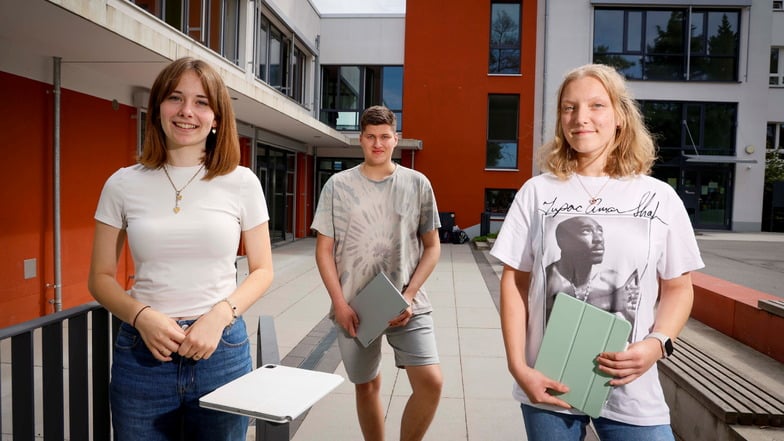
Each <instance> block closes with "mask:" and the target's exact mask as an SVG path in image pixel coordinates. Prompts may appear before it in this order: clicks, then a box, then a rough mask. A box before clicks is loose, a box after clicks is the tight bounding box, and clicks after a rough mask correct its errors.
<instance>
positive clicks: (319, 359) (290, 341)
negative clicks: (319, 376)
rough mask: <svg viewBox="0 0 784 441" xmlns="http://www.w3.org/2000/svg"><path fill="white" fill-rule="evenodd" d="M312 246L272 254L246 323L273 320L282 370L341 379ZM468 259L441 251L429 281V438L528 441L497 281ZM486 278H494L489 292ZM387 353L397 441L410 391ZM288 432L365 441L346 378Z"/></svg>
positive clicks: (467, 249)
mask: <svg viewBox="0 0 784 441" xmlns="http://www.w3.org/2000/svg"><path fill="white" fill-rule="evenodd" d="M314 248H315V240H314V239H311V238H307V239H302V240H298V241H296V242H293V243H289V244H286V245H283V246H280V247H277V248H275V249H274V250H273V259H274V264H275V281H274V283H273V285H272V287H271V288H270V290H269V291H268V293H267V294H266V295H265V296H264V297H263V298H262V299H261V300H260V301H259V302H257V304H256V305H254V306H253V308H252V309H251V310H250V311H248V312H246V314H245V318H246V320H247V321H248V323H249V324H251V325H250V326H254V325H253V324H254V323H256V322H257V317H258V316H259V315H271V316H273V317H274V320H275V326H276V332H277V339H278V345H279V349H280V355H281V358H282V364H284V365H291V366H303V367H307V368H310V369H317V370H325V371H330V372H333V371H334V372H335V373H337V374H340V375H343V376H344V377H345V371H344V369H343V366H342V363H340V356H339V354H338V353H337V347H336V346H337V345H336V343H334V335H331V332H330V330H331V323H330V322H329V321H328V320H326V319H325V316H326V314H327V311H328V309H329V297H328V295H327V292H326V290H325V289H324V287H323V284H322V283H321V278H320V277H319V274H318V269H317V268H316V265H315V260H314ZM474 253H476V251H475V250H473V248H472V247H471V246H470V245H469V244H463V245H451V244H443V246H442V250H441V260H440V262H439V264H438V266H437V267H436V269H435V271H434V272H433V274H432V275H431V276H430V278H429V279H428V281H427V283H426V289H427V291H428V294H429V296H430V298H431V301H432V302H433V305H434V309H435V310H434V312H433V317H434V320H435V323H436V338H437V340H438V347H439V353H440V357H441V368H442V371H443V375H444V388H443V393H442V398H441V403H440V405H439V409H438V412H437V414H436V417H435V420H434V421H433V424H432V426H431V429H430V431H429V432H428V434H427V436H426V438H425V439H426V440H432V441H442V440H476V441H480V440H481V441H488V440H520V439H523V440H524V439H525V435H524V432H523V423H522V417H521V414H520V409H519V405H518V404H517V403H516V402H515V401H514V400H513V399H512V397H511V384H512V383H511V377H510V376H509V374H508V372H507V369H506V359H505V356H504V349H503V340H502V337H501V329H500V320H499V317H498V312H497V309H496V304H495V302H494V296H495V297H497V285H498V278H497V276H496V275H495V273H494V272H493V271H492V270H491V269H490V266H489V265H484V270H482V269H481V268H482V266H480V265H479V264H478V263H477V258H476V257H475V256H474ZM479 257H480V258H481V253H480V256H479ZM480 261H481V259H480ZM483 271H484V273H483ZM486 277H490V280H491V283H490V284H489V285H488V283H487V282H486ZM492 291H496V293H495V295H494V293H493V292H492ZM383 347H384V349H383V352H384V356H383V362H382V397H383V402H384V406H385V408H386V412H387V414H386V420H387V423H386V436H387V439H390V440H394V439H398V437H399V435H398V434H399V428H400V417H401V414H402V411H403V407H404V405H405V401H406V399H407V397H408V396H409V394H410V393H411V388H410V386H409V383H408V379H407V378H406V374H405V371H404V370H398V369H397V368H395V367H394V363H393V355H392V352H391V349H390V348H389V346H388V345H387V344H386V340H385V341H384V346H383ZM292 433H293V436H292V440H294V441H317V440H318V441H323V440H328V441H332V440H358V439H361V435H360V429H359V424H358V422H357V418H356V413H355V407H354V387H353V385H352V384H351V383H349V382H348V380H346V381H345V382H344V383H343V384H342V385H341V386H340V387H338V389H336V390H335V391H334V392H333V393H331V394H329V395H328V396H327V397H325V398H324V399H322V400H321V401H320V402H319V403H317V404H316V405H315V406H314V407H313V408H312V409H311V410H310V411H309V412H308V413H307V415H306V416H305V418H300V419H298V421H295V422H294V423H293V424H292ZM250 436H252V433H251V434H250ZM250 436H249V439H251V438H250Z"/></svg>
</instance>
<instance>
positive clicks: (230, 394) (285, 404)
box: [199, 364, 343, 423]
mask: <svg viewBox="0 0 784 441" xmlns="http://www.w3.org/2000/svg"><path fill="white" fill-rule="evenodd" d="M342 382H343V377H341V376H340V375H337V374H330V373H327V372H320V371H312V370H309V369H301V368H294V367H289V366H282V365H277V364H266V365H264V366H262V367H260V368H258V369H256V370H254V371H252V372H249V373H247V374H245V375H243V376H242V377H240V378H237V379H236V380H234V381H231V382H229V383H226V384H224V385H223V386H221V387H219V388H217V389H215V390H214V391H212V392H210V393H208V394H207V395H204V396H203V397H201V398H200V399H199V405H201V407H204V408H207V409H213V410H220V411H223V412H229V413H235V414H239V415H245V416H249V417H252V418H260V419H262V420H266V421H271V422H274V423H288V422H291V421H292V420H294V419H295V418H297V417H298V416H300V415H301V414H302V413H304V412H305V411H306V410H308V409H310V408H311V407H312V406H313V405H314V404H316V402H317V401H318V400H320V399H322V398H323V397H324V396H325V395H327V394H328V393H329V392H331V391H332V390H333V389H335V388H336V387H338V385H340V383H342Z"/></svg>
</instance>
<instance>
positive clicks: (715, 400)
mask: <svg viewBox="0 0 784 441" xmlns="http://www.w3.org/2000/svg"><path fill="white" fill-rule="evenodd" d="M676 347H677V349H676V352H675V353H674V354H673V355H672V356H671V357H670V358H668V359H666V360H662V361H660V362H659V371H660V373H661V374H663V375H665V376H667V377H669V379H670V380H672V381H673V382H674V383H675V384H676V385H677V386H678V387H680V388H682V389H683V390H685V391H686V392H687V393H688V394H689V395H691V396H692V397H693V398H694V399H696V400H697V401H698V402H699V403H701V404H702V405H703V407H705V408H706V409H708V410H709V411H710V413H712V414H713V415H714V416H715V417H716V418H717V419H718V420H719V421H721V422H723V423H726V424H727V425H755V426H771V427H782V426H783V425H784V401H783V399H782V396H781V394H782V392H784V391H782V390H778V391H777V394H776V395H774V394H773V393H771V392H770V391H769V390H767V388H766V387H761V386H760V385H758V384H757V382H755V378H753V375H750V374H749V373H747V372H742V371H740V369H738V368H737V367H735V368H733V367H730V366H728V365H727V364H725V363H723V362H722V361H721V360H720V359H719V358H718V357H717V356H716V355H715V354H714V353H711V352H712V351H710V350H705V349H701V348H699V347H697V346H696V345H695V344H694V343H692V342H691V341H690V340H689V339H688V338H685V337H681V338H679V339H678V342H677V346H676Z"/></svg>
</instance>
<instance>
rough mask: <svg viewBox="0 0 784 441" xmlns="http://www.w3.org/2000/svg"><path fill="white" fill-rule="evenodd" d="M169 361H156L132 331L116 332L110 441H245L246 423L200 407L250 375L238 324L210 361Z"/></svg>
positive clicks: (246, 347) (243, 335)
mask: <svg viewBox="0 0 784 441" xmlns="http://www.w3.org/2000/svg"><path fill="white" fill-rule="evenodd" d="M193 322H194V320H187V321H181V322H179V323H180V326H185V325H190V324H191V323H193ZM172 359H173V360H172V361H170V362H165V363H164V362H161V361H158V360H156V359H155V358H154V357H153V356H152V354H151V353H150V351H149V350H148V349H147V346H146V345H145V344H144V341H143V340H142V338H141V336H140V335H139V332H138V331H137V330H136V329H135V328H133V327H131V326H130V325H128V324H127V323H123V324H122V325H121V326H120V329H119V331H118V333H117V340H116V341H115V344H114V360H113V363H112V380H111V384H110V386H109V394H110V402H111V410H112V425H113V427H114V439H115V441H131V440H143V441H179V440H181V439H185V440H205V441H208V440H209V441H245V436H246V432H247V430H248V418H247V417H244V416H239V415H234V414H229V413H225V412H218V411H215V410H209V409H204V408H201V407H199V397H201V396H202V395H205V394H207V393H209V392H211V391H213V390H215V389H216V388H218V387H219V386H222V385H223V384H225V383H228V382H229V381H231V380H233V379H235V378H238V377H240V376H242V375H244V374H245V373H248V372H250V371H251V369H252V361H251V357H250V342H249V341H248V333H247V331H246V328H245V322H244V321H243V320H242V318H238V319H237V321H236V322H235V323H234V324H233V325H230V326H227V327H226V329H224V330H223V336H222V337H221V341H220V343H219V344H218V347H217V349H216V350H215V352H214V353H213V354H212V356H210V358H209V359H207V360H199V361H195V360H192V359H190V358H183V357H180V356H179V355H177V354H176V353H174V354H172Z"/></svg>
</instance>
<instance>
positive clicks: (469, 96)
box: [403, 0, 536, 228]
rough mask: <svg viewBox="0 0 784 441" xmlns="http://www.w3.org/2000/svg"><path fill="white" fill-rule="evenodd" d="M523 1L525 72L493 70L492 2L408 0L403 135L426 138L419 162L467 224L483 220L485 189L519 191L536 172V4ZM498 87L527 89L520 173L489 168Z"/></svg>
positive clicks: (445, 206)
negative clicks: (491, 105)
mask: <svg viewBox="0 0 784 441" xmlns="http://www.w3.org/2000/svg"><path fill="white" fill-rule="evenodd" d="M522 3H523V26H522V27H523V33H522V41H523V50H522V59H521V66H522V69H523V71H522V73H521V75H519V76H517V75H515V76H490V75H488V58H489V36H490V3H489V2H478V1H475V0H455V1H450V2H444V1H430V2H421V1H416V2H408V3H407V5H406V36H405V41H406V47H405V72H404V75H403V81H404V84H403V90H404V97H403V100H404V106H405V113H404V115H403V135H404V136H405V137H406V138H415V139H420V140H422V143H423V150H422V151H418V152H416V157H415V160H414V167H415V168H416V169H417V170H420V171H422V172H423V173H425V174H426V175H427V176H428V178H429V179H430V181H431V182H432V184H433V188H434V190H435V193H436V199H437V202H438V206H439V210H441V211H454V212H455V213H456V218H455V219H456V221H457V224H458V225H460V226H461V227H463V228H466V227H469V226H471V225H476V224H478V223H479V221H480V215H481V212H482V211H483V210H484V190H485V188H508V189H518V188H519V187H520V186H521V185H522V183H523V182H524V181H525V180H526V179H528V178H529V177H530V176H531V170H532V167H531V157H532V152H533V145H532V143H533V132H532V131H533V127H534V123H533V122H534V114H533V108H534V103H533V98H532V97H533V96H534V92H535V90H534V87H535V82H534V80H535V70H534V67H535V65H536V59H535V55H536V51H535V47H536V2H522ZM433 17H438V19H437V20H434V19H433ZM483 18H484V19H483ZM433 35H448V36H449V37H448V38H433ZM491 93H514V94H519V95H520V101H521V109H520V122H519V127H520V133H519V152H518V169H519V171H501V172H498V171H495V172H493V171H485V169H484V165H485V144H486V138H487V137H486V133H487V127H486V125H487V98H488V94H491ZM458 173H459V176H460V179H456V178H455V177H456V175H457V174H458Z"/></svg>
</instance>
